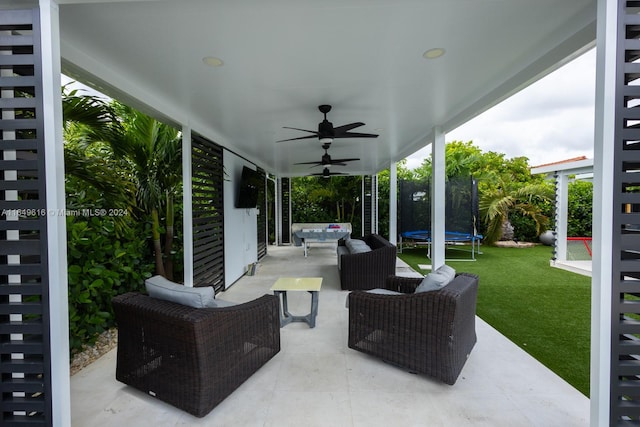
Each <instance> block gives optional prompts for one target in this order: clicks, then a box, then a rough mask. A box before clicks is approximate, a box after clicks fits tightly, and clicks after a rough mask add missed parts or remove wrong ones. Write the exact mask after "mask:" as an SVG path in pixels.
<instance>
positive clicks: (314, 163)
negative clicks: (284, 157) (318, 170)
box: [294, 162, 322, 166]
mask: <svg viewBox="0 0 640 427" xmlns="http://www.w3.org/2000/svg"><path fill="white" fill-rule="evenodd" d="M294 165H316V166H320V165H322V162H301V163H294Z"/></svg>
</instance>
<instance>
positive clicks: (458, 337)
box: [348, 273, 478, 384]
mask: <svg viewBox="0 0 640 427" xmlns="http://www.w3.org/2000/svg"><path fill="white" fill-rule="evenodd" d="M421 281H422V279H420V278H408V277H399V276H391V277H389V278H388V280H387V281H386V283H385V286H384V288H383V289H386V290H388V291H396V292H399V293H400V294H399V295H385V294H380V293H372V292H361V291H356V292H351V293H350V294H349V297H348V307H349V347H350V348H352V349H354V350H358V351H361V352H363V353H367V354H370V355H373V356H376V357H379V358H381V359H382V360H384V361H386V362H388V363H391V364H394V365H397V366H399V367H402V368H404V369H406V370H408V371H410V372H416V373H420V374H425V375H428V376H431V377H433V378H436V379H439V380H441V381H443V382H445V383H447V384H454V383H455V382H456V379H457V378H458V376H459V375H460V371H461V370H462V368H463V366H464V364H465V362H466V360H467V358H468V357H469V354H470V352H471V349H472V348H473V347H474V345H475V343H476V329H475V316H476V296H477V292H478V277H477V276H476V275H473V274H468V273H461V274H458V275H456V277H455V278H454V279H453V281H451V282H450V283H449V284H448V285H446V286H445V287H443V288H442V289H440V290H437V291H430V292H420V293H414V291H415V289H416V287H417V286H418V285H419V284H420V283H421Z"/></svg>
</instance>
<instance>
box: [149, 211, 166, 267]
mask: <svg viewBox="0 0 640 427" xmlns="http://www.w3.org/2000/svg"><path fill="white" fill-rule="evenodd" d="M151 221H152V224H151V234H152V236H153V255H154V257H155V260H156V274H159V275H161V276H163V277H166V276H165V272H164V264H163V262H162V245H161V244H160V231H159V230H160V220H159V219H158V210H157V209H156V208H153V209H152V210H151Z"/></svg>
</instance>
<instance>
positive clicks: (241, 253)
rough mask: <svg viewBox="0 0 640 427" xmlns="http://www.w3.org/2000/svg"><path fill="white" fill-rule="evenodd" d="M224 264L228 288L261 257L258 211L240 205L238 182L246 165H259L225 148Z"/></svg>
mask: <svg viewBox="0 0 640 427" xmlns="http://www.w3.org/2000/svg"><path fill="white" fill-rule="evenodd" d="M223 159H224V168H225V171H226V172H227V175H228V176H227V177H226V180H225V182H224V265H225V284H224V285H225V289H226V288H228V287H229V286H231V285H232V284H233V283H234V282H235V281H236V280H238V279H239V278H240V277H242V275H243V274H244V273H246V271H247V266H248V265H249V264H251V263H254V262H256V261H257V260H258V239H257V235H258V211H257V209H255V208H253V209H237V208H236V207H235V206H236V198H237V196H238V184H239V183H240V177H241V175H242V168H243V166H248V167H249V168H251V169H254V170H255V169H256V167H255V165H253V164H251V163H249V162H247V161H246V160H244V159H242V158H241V157H239V156H237V155H235V154H233V153H231V152H230V151H227V150H225V151H224V156H223Z"/></svg>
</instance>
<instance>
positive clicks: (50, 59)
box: [40, 0, 71, 426]
mask: <svg viewBox="0 0 640 427" xmlns="http://www.w3.org/2000/svg"><path fill="white" fill-rule="evenodd" d="M59 24H60V22H59V9H58V4H57V3H56V2H55V1H53V0H40V28H41V39H40V43H41V47H42V88H43V90H42V101H43V106H44V108H43V109H44V154H45V169H46V192H47V194H46V200H47V202H46V205H47V212H53V213H54V214H52V215H47V245H48V248H47V251H48V254H47V258H48V260H47V263H48V266H49V274H48V275H49V320H50V340H51V343H50V346H51V398H52V424H53V425H54V426H69V425H71V387H70V380H69V302H68V301H69V295H68V282H67V229H66V221H65V216H64V215H59V214H55V213H57V212H64V209H65V194H64V147H63V144H62V123H63V118H62V96H61V92H60V87H61V86H62V78H61V72H60V27H59Z"/></svg>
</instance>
